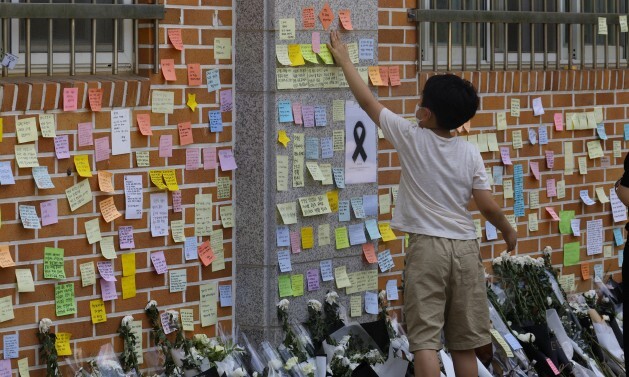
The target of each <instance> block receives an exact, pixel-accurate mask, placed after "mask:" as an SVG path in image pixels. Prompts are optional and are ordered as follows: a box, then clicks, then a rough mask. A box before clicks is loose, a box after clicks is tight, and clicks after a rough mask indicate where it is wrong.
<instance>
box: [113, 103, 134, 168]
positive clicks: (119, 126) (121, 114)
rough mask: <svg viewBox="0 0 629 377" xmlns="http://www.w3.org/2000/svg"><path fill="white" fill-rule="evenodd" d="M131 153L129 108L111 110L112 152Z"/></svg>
mask: <svg viewBox="0 0 629 377" xmlns="http://www.w3.org/2000/svg"><path fill="white" fill-rule="evenodd" d="M126 153H131V117H130V115H129V109H118V110H112V111H111V154H112V155H114V156H115V155H119V154H126Z"/></svg>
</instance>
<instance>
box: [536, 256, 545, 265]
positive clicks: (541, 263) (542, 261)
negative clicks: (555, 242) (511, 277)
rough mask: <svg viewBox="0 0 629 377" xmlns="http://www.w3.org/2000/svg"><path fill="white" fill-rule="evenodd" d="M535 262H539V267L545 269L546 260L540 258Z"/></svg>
mask: <svg viewBox="0 0 629 377" xmlns="http://www.w3.org/2000/svg"><path fill="white" fill-rule="evenodd" d="M535 261H536V262H537V265H538V266H540V267H544V258H542V257H539V258H537V259H535Z"/></svg>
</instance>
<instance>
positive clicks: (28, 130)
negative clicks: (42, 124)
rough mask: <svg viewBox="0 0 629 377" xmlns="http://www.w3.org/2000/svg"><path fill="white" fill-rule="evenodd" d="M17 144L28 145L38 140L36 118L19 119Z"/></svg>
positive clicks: (17, 123)
mask: <svg viewBox="0 0 629 377" xmlns="http://www.w3.org/2000/svg"><path fill="white" fill-rule="evenodd" d="M15 133H16V135H17V142H18V143H20V144H22V143H28V142H31V141H35V140H37V120H36V118H35V117H30V118H23V119H18V120H17V122H15Z"/></svg>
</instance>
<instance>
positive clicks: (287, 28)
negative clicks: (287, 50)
mask: <svg viewBox="0 0 629 377" xmlns="http://www.w3.org/2000/svg"><path fill="white" fill-rule="evenodd" d="M279 36H280V40H293V39H295V19H294V18H281V19H280V20H279Z"/></svg>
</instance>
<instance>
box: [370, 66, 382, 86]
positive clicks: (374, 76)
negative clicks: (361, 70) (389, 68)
mask: <svg viewBox="0 0 629 377" xmlns="http://www.w3.org/2000/svg"><path fill="white" fill-rule="evenodd" d="M369 79H370V80H371V85H373V86H382V78H381V77H380V69H379V68H378V67H373V66H372V67H369Z"/></svg>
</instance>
